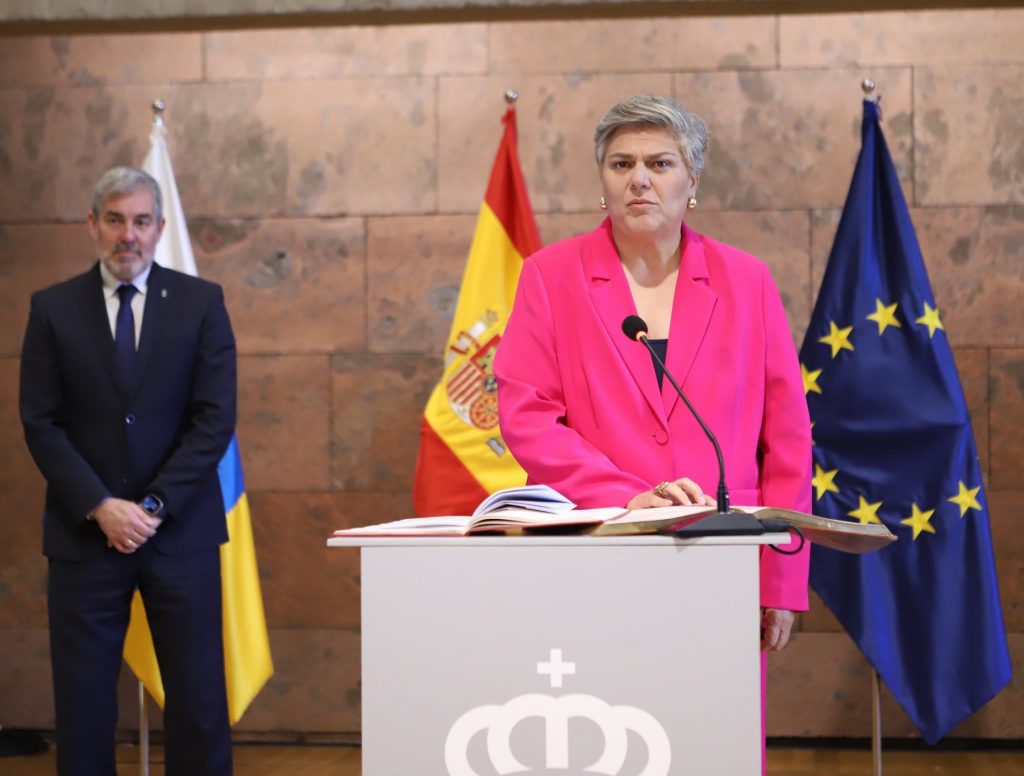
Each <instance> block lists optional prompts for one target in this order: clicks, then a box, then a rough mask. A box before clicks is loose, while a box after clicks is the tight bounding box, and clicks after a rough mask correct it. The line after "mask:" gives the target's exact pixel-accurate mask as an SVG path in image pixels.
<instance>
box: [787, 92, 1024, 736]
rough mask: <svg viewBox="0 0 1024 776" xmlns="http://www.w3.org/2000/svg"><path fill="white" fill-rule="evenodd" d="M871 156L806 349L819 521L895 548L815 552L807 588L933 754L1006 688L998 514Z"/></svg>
mask: <svg viewBox="0 0 1024 776" xmlns="http://www.w3.org/2000/svg"><path fill="white" fill-rule="evenodd" d="M861 135H862V147H861V152H860V157H859V159H858V160H857V167H856V170H855V171H854V175H853V182H852V183H851V185H850V192H849V195H848V197H847V200H846V204H845V206H844V208H843V213H842V217H841V219H840V222H839V229H838V232H837V234H836V238H835V243H834V244H833V247H832V253H831V255H830V256H829V260H828V266H827V268H826V270H825V276H824V279H823V280H822V284H821V291H820V292H819V294H818V301H817V303H816V305H815V308H814V313H813V315H812V317H811V322H810V326H809V328H808V330H807V335H806V339H805V340H804V343H803V347H802V348H801V350H800V361H801V367H802V370H803V375H804V389H805V391H806V393H807V402H808V405H809V407H810V413H811V420H812V421H813V424H814V426H813V428H814V431H813V436H814V443H815V446H814V448H813V450H814V479H813V485H814V489H815V492H814V512H815V514H819V515H822V516H824V517H830V518H835V519H843V520H859V521H860V522H862V523H884V524H885V525H886V526H887V527H888V528H889V529H890V530H891V531H892V532H893V533H894V534H896V535H897V537H898V539H899V541H897V542H895V543H894V544H892V545H889V546H888V547H886V548H884V549H882V550H879V551H878V552H875V553H871V554H866V555H849V554H844V553H840V552H836V551H834V550H829V549H826V548H824V547H820V546H815V547H813V549H812V552H811V585H812V587H813V588H814V589H815V590H816V591H817V592H818V594H819V595H820V596H821V598H822V599H823V600H824V602H825V604H826V605H827V606H828V607H829V609H831V610H832V612H833V613H834V614H835V615H836V617H837V618H838V619H839V621H840V623H842V625H843V627H844V628H845V629H846V631H847V632H848V633H849V634H850V636H851V637H852V638H853V640H854V641H855V642H856V644H857V646H858V647H859V648H860V650H861V651H862V652H863V653H864V655H865V656H866V657H867V659H868V660H869V661H870V663H871V664H872V666H874V668H875V670H876V671H877V672H878V675H879V676H880V677H881V678H882V680H883V681H884V682H885V684H886V685H887V686H888V688H889V689H890V690H891V691H892V693H893V695H894V696H895V697H896V700H897V701H898V702H899V703H900V705H901V706H902V707H903V709H904V710H905V711H906V712H907V714H908V715H909V717H910V719H911V720H912V721H913V723H914V725H915V726H916V727H917V729H918V730H919V731H920V732H921V735H922V736H923V737H924V739H925V740H926V741H927V742H928V743H935V742H936V741H938V740H939V739H940V738H942V737H943V736H945V735H947V734H948V733H949V732H950V731H951V730H952V729H953V728H954V727H956V726H957V725H958V724H960V723H961V722H962V721H964V720H965V719H966V718H967V717H968V716H970V715H971V714H973V713H974V712H975V711H976V710H977V709H979V708H980V707H982V706H983V705H985V704H986V703H987V702H988V701H989V700H990V699H991V698H992V697H993V696H995V695H996V694H997V693H998V692H999V691H1000V690H1001V689H1002V688H1003V687H1004V686H1005V685H1006V684H1007V683H1008V682H1009V680H1010V658H1009V652H1008V649H1007V641H1006V632H1005V629H1004V626H1003V614H1002V609H1001V607H1000V601H999V586H998V583H997V580H996V570H995V563H994V561H993V553H992V537H991V534H990V531H989V516H988V503H987V501H986V499H985V489H984V486H983V484H982V480H981V471H980V468H979V465H978V453H977V450H976V448H975V444H974V434H973V433H972V431H971V422H970V417H969V416H968V414H967V406H966V402H965V400H964V395H963V390H962V388H961V385H960V380H959V377H958V375H957V371H956V366H955V364H954V363H953V353H952V351H951V350H950V346H949V342H948V341H947V339H946V333H945V329H944V327H943V322H942V319H941V317H940V315H939V308H938V306H937V305H936V302H935V297H934V296H933V295H932V289H931V285H930V284H929V282H928V276H927V274H926V272H925V265H924V261H923V259H922V256H921V251H920V248H919V247H918V243H917V238H916V236H915V234H914V228H913V225H912V224H911V221H910V213H909V211H908V210H907V205H906V202H905V201H904V199H903V193H902V191H901V189H900V183H899V179H898V178H897V176H896V169H895V167H894V166H893V163H892V158H891V157H890V155H889V150H888V148H887V146H886V143H885V139H884V137H883V136H882V130H881V127H880V124H879V108H878V105H877V104H876V103H875V102H873V101H871V100H866V101H865V102H864V118H863V125H862V129H861Z"/></svg>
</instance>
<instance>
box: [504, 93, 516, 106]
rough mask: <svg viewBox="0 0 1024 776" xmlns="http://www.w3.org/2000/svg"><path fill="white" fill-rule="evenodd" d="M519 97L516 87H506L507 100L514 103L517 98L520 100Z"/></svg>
mask: <svg viewBox="0 0 1024 776" xmlns="http://www.w3.org/2000/svg"><path fill="white" fill-rule="evenodd" d="M518 99H519V92H517V91H516V90H515V89H506V90H505V102H507V103H508V104H509V105H514V104H515V102H516V100H518Z"/></svg>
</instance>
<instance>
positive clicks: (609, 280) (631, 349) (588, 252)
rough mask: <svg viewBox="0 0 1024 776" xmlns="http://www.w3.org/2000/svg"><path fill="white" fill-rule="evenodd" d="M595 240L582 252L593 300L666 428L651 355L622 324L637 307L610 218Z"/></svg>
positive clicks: (625, 363)
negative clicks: (632, 340) (634, 340)
mask: <svg viewBox="0 0 1024 776" xmlns="http://www.w3.org/2000/svg"><path fill="white" fill-rule="evenodd" d="M593 236H594V239H592V240H587V241H586V247H585V248H584V252H583V271H584V272H585V273H586V280H587V282H588V283H589V284H590V298H591V300H592V302H593V304H594V309H595V310H597V314H598V316H599V317H600V319H601V323H602V324H603V325H604V328H605V332H606V334H607V335H608V338H609V339H610V340H611V341H612V343H613V345H614V347H615V350H616V351H617V352H618V354H619V357H620V358H621V359H622V365H623V367H624V368H625V370H626V371H627V372H628V373H629V375H630V376H631V377H632V378H633V381H634V382H635V383H636V386H637V389H638V390H639V391H640V392H641V393H642V394H643V396H644V399H646V400H647V403H648V404H649V405H650V407H651V411H652V412H653V413H654V414H655V415H656V416H657V417H658V418H660V419H661V421H662V423H663V424H664V425H665V426H666V427H667V416H666V414H665V405H664V404H663V403H662V400H661V396H660V395H659V393H658V380H657V378H656V377H655V375H654V369H653V367H652V366H651V356H650V353H648V352H647V348H645V347H644V346H643V345H642V344H640V343H639V342H631V341H630V340H629V339H627V337H626V335H625V334H623V333H622V321H623V320H624V319H625V318H626V317H627V316H630V315H636V305H635V304H634V303H633V296H632V294H630V292H629V285H628V283H627V282H626V275H625V273H624V272H623V269H622V263H621V262H620V261H619V254H618V252H617V251H616V249H615V242H614V240H613V239H612V232H611V222H610V221H608V220H607V219H606V220H605V222H604V223H603V224H602V225H601V228H600V229H599V230H597V231H596V232H594V235H593Z"/></svg>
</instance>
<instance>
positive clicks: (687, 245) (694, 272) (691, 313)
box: [661, 224, 718, 416]
mask: <svg viewBox="0 0 1024 776" xmlns="http://www.w3.org/2000/svg"><path fill="white" fill-rule="evenodd" d="M717 301H718V295H717V294H715V292H714V291H712V290H711V287H710V286H709V285H708V265H707V260H706V258H705V256H704V245H703V242H702V240H701V236H700V235H699V234H697V233H696V232H694V231H692V230H690V229H688V228H687V227H686V225H685V224H684V225H683V241H682V255H681V257H680V261H679V276H678V278H677V279H676V292H675V297H674V299H673V303H672V323H671V325H670V328H669V335H668V358H667V359H666V361H665V365H666V366H667V367H668V369H669V371H670V372H671V373H672V376H673V377H675V378H676V380H677V381H678V383H679V385H681V386H684V383H685V382H686V376H687V375H688V374H689V373H690V369H691V368H692V367H693V364H694V361H696V359H697V353H698V352H699V351H700V348H701V345H702V343H703V342H704V338H705V336H706V335H707V332H708V327H709V325H710V324H711V314H712V313H713V312H714V309H715V305H716V303H717ZM683 390H684V391H685V390H686V388H685V386H684V387H683ZM661 391H662V398H663V400H664V402H665V407H666V414H667V415H668V416H671V414H672V413H673V412H674V411H675V409H676V405H677V404H680V403H681V402H680V400H679V396H678V394H676V391H675V389H674V388H673V387H672V384H671V383H670V382H669V381H668V380H665V381H663V383H662V386H661ZM687 398H690V397H689V396H688V397H687ZM691 401H692V398H691ZM684 409H685V407H684Z"/></svg>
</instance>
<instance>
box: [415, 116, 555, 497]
mask: <svg viewBox="0 0 1024 776" xmlns="http://www.w3.org/2000/svg"><path fill="white" fill-rule="evenodd" d="M502 121H503V123H504V125H505V133H504V135H503V136H502V139H501V145H500V146H499V147H498V155H497V158H496V159H495V160H494V168H493V170H492V172H491V179H490V182H489V183H488V185H487V194H486V196H485V197H484V203H483V205H482V206H481V208H480V215H479V217H478V219H477V224H476V233H475V234H474V236H473V245H472V247H471V248H470V250H469V258H468V260H467V261H466V271H465V274H464V275H463V277H462V287H461V290H460V291H459V301H458V304H457V306H456V309H455V318H454V320H453V321H452V327H451V332H450V333H449V335H448V346H447V348H446V350H445V361H444V375H443V377H442V378H441V382H440V383H438V384H437V386H436V387H435V388H434V391H433V393H432V394H431V395H430V400H429V401H428V402H427V408H426V410H425V411H424V413H423V421H422V424H421V428H420V450H419V457H418V458H417V461H416V477H415V481H414V484H413V503H414V505H415V508H416V513H417V514H419V515H460V514H462V515H469V514H472V512H473V510H474V509H475V508H476V506H477V504H479V503H480V502H481V501H483V500H484V498H486V496H487V495H488V494H489V493H493V492H494V491H496V490H499V489H501V488H511V487H514V486H516V485H522V484H524V483H525V482H526V472H524V471H523V470H522V468H521V467H520V466H519V464H518V463H516V460H515V459H514V458H513V457H512V454H511V453H509V451H508V449H507V448H506V447H505V443H504V442H503V441H502V438H501V432H500V431H499V430H498V394H497V382H496V380H495V377H494V368H493V364H494V355H495V353H496V350H497V347H498V343H499V342H500V341H501V334H502V332H504V330H505V324H506V322H507V321H508V316H509V313H510V312H511V310H512V302H513V301H514V300H515V294H516V284H517V283H518V282H519V272H520V270H521V269H522V267H523V259H525V258H526V257H527V256H529V255H530V254H532V253H535V252H536V251H537V250H539V249H540V247H541V246H540V236H539V235H538V233H537V224H536V222H535V221H534V219H533V210H532V209H531V208H530V200H529V197H528V195H527V193H526V184H525V182H524V181H523V173H522V170H521V169H520V167H519V155H518V152H517V150H516V114H515V108H514V107H509V108H508V110H507V111H506V112H505V116H504V118H503V119H502Z"/></svg>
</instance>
